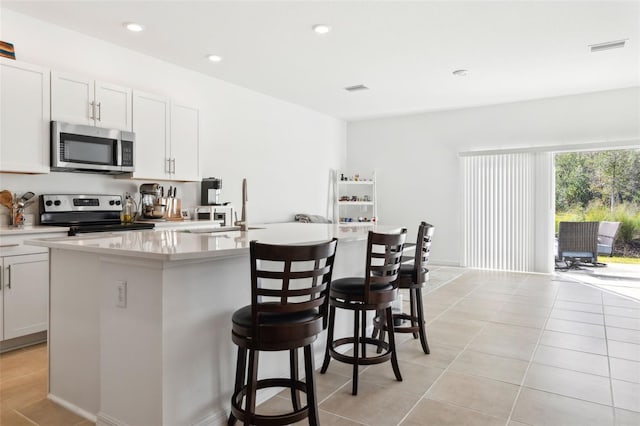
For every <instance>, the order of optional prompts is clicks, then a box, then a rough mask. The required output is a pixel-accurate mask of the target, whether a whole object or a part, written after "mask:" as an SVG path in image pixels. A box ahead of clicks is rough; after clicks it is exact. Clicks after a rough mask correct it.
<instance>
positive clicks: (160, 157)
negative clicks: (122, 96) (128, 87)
mask: <svg viewBox="0 0 640 426" xmlns="http://www.w3.org/2000/svg"><path fill="white" fill-rule="evenodd" d="M169 120H170V117H169V99H167V98H164V97H162V96H158V95H152V94H149V93H143V92H138V91H134V92H133V132H134V133H135V134H136V142H135V151H136V156H135V158H136V164H135V167H136V171H135V172H134V173H133V175H132V177H134V178H141V179H161V180H163V179H170V178H171V173H170V171H171V161H170V160H171V159H170V153H171V151H170V145H169V144H170V141H169V138H170V137H171V135H170V133H169Z"/></svg>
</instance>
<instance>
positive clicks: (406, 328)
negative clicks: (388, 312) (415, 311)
mask: <svg viewBox="0 0 640 426" xmlns="http://www.w3.org/2000/svg"><path fill="white" fill-rule="evenodd" d="M395 320H405V321H409V322H410V323H417V324H419V323H420V319H419V318H418V317H417V316H415V317H413V316H411V315H409V314H405V313H402V314H393V321H394V323H395ZM422 324H424V321H423V322H422ZM373 328H374V329H377V330H380V329H382V330H384V331H389V329H388V327H387V324H385V323H384V322H382V321H380V317H375V318H374V319H373ZM393 331H394V332H396V333H417V332H419V331H420V326H419V325H413V326H411V325H396V326H394V327H393Z"/></svg>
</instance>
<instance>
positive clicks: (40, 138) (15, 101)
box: [0, 58, 51, 173]
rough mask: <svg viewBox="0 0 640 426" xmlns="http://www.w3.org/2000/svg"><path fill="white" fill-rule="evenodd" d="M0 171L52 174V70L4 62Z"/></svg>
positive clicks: (1, 70) (0, 83) (0, 100)
mask: <svg viewBox="0 0 640 426" xmlns="http://www.w3.org/2000/svg"><path fill="white" fill-rule="evenodd" d="M0 93H1V94H2V96H0V171H2V172H23V173H48V172H49V161H50V160H49V121H50V119H51V118H50V115H49V114H50V109H49V70H48V69H45V68H42V67H39V66H36V65H30V64H26V63H24V62H20V61H14V60H10V59H4V58H2V59H0Z"/></svg>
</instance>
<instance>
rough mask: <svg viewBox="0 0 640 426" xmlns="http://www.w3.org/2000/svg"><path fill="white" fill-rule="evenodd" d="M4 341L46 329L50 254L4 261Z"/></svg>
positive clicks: (10, 257)
mask: <svg viewBox="0 0 640 426" xmlns="http://www.w3.org/2000/svg"><path fill="white" fill-rule="evenodd" d="M2 281H3V286H2V292H3V293H4V339H5V340H6V339H13V338H14V337H20V336H25V335H27V334H32V333H37V332H39V331H44V330H46V329H47V324H48V318H49V312H48V307H49V254H48V253H40V254H28V255H21V256H8V257H5V258H4V268H3V280H2Z"/></svg>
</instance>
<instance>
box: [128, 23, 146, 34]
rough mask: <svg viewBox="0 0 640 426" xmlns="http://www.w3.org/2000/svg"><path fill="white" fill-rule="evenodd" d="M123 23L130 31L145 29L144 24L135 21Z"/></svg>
mask: <svg viewBox="0 0 640 426" xmlns="http://www.w3.org/2000/svg"><path fill="white" fill-rule="evenodd" d="M123 25H124V27H125V28H126V29H128V30H129V31H133V32H134V33H139V32H140V31H142V30H144V26H142V25H140V24H136V23H135V22H125V23H124V24H123Z"/></svg>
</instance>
